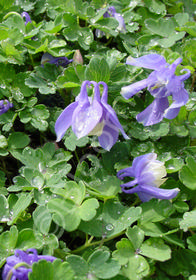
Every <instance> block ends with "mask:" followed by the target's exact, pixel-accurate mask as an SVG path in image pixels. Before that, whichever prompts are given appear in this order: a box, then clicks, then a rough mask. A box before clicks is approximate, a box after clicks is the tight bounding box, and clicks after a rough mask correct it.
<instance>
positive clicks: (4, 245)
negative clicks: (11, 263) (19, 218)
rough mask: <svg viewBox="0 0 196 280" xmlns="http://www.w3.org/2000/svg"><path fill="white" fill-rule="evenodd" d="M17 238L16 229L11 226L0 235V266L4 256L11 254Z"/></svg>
mask: <svg viewBox="0 0 196 280" xmlns="http://www.w3.org/2000/svg"><path fill="white" fill-rule="evenodd" d="M17 239H18V230H17V227H16V226H12V227H11V228H10V230H9V231H4V232H3V233H2V234H1V235H0V267H1V265H2V263H3V262H4V261H5V260H6V258H7V257H8V256H9V255H11V254H13V249H15V247H16V242H17Z"/></svg>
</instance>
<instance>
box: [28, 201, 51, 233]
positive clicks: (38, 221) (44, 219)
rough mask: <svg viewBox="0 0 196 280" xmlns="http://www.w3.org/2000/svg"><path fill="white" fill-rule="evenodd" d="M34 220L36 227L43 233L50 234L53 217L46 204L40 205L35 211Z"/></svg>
mask: <svg viewBox="0 0 196 280" xmlns="http://www.w3.org/2000/svg"><path fill="white" fill-rule="evenodd" d="M33 220H34V224H35V226H36V228H37V229H38V230H39V232H41V233H42V234H45V235H46V234H48V232H49V229H50V224H51V222H52V217H51V214H50V212H49V211H48V209H47V208H46V207H45V206H38V207H37V208H36V209H35V211H34V212H33Z"/></svg>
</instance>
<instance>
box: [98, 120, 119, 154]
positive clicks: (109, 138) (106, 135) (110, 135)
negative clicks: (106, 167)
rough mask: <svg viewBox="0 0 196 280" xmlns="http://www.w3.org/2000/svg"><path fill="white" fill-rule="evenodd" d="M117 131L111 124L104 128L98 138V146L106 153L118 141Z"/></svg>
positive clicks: (108, 123)
mask: <svg viewBox="0 0 196 280" xmlns="http://www.w3.org/2000/svg"><path fill="white" fill-rule="evenodd" d="M118 135H119V129H118V128H117V127H116V126H115V125H114V124H113V123H111V122H109V121H108V122H107V124H106V125H105V126H104V128H103V131H102V134H101V136H99V137H98V140H99V144H100V145H101V147H102V148H103V149H105V150H106V151H110V149H111V148H112V147H113V145H114V144H115V143H116V141H117V140H118Z"/></svg>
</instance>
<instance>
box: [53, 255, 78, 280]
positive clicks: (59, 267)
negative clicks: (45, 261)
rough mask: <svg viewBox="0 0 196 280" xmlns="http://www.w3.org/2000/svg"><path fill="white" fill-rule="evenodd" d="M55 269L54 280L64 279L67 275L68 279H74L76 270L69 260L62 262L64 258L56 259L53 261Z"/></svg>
mask: <svg viewBox="0 0 196 280" xmlns="http://www.w3.org/2000/svg"><path fill="white" fill-rule="evenodd" d="M52 265H53V267H54V271H55V275H54V279H53V280H62V279H64V277H65V275H66V280H73V277H74V272H73V270H72V268H71V266H70V264H69V263H68V262H62V260H59V259H56V260H54V262H53V263H52Z"/></svg>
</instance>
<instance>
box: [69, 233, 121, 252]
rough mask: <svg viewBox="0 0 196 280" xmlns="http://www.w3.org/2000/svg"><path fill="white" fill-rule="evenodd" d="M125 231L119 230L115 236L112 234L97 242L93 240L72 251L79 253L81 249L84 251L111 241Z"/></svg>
mask: <svg viewBox="0 0 196 280" xmlns="http://www.w3.org/2000/svg"><path fill="white" fill-rule="evenodd" d="M124 233H125V230H123V231H121V232H119V233H117V234H115V235H113V236H110V237H108V238H105V239H104V238H103V239H101V240H98V241H95V242H92V243H89V242H86V243H85V244H84V245H82V246H80V247H79V248H77V249H75V250H73V251H71V253H72V254H77V253H79V252H81V251H83V250H85V249H86V248H88V247H91V246H98V245H101V246H102V245H103V244H104V243H105V242H108V241H110V240H112V239H115V238H116V237H119V236H121V235H123V234H124ZM89 241H90V239H89Z"/></svg>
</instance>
